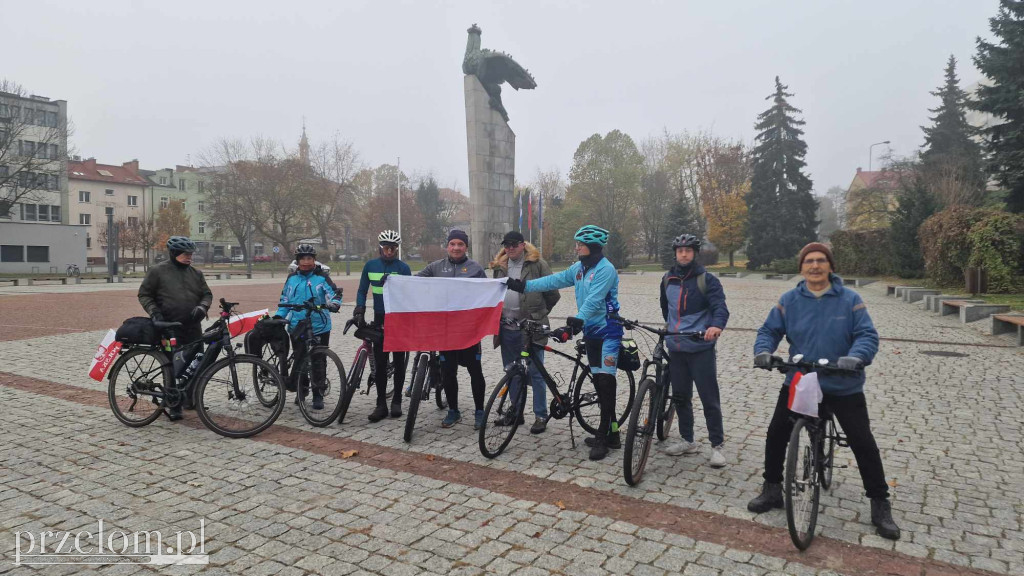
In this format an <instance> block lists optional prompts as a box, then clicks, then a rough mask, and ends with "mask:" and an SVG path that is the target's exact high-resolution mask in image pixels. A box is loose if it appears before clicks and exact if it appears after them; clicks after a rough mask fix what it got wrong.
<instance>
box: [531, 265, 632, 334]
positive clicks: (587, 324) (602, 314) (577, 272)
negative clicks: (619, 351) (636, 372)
mask: <svg viewBox="0 0 1024 576" xmlns="http://www.w3.org/2000/svg"><path fill="white" fill-rule="evenodd" d="M569 286H575V287H576V309H577V312H576V317H577V318H579V319H581V320H583V337H584V338H590V339H605V340H621V339H622V325H621V324H619V323H617V322H612V321H611V320H609V319H608V314H609V313H613V312H614V313H618V311H619V274H618V273H617V272H616V271H615V266H614V265H613V264H612V263H611V262H609V261H608V259H607V258H601V259H600V260H599V261H598V262H597V264H594V266H593V267H592V268H584V267H583V263H582V262H576V263H574V264H573V265H572V266H570V267H568V268H566V269H565V270H563V271H561V272H556V273H554V274H552V275H550V276H545V277H543V278H537V279H536V280H530V281H528V282H527V283H526V291H527V292H547V291H548V290H558V289H560V288H568V287H569Z"/></svg>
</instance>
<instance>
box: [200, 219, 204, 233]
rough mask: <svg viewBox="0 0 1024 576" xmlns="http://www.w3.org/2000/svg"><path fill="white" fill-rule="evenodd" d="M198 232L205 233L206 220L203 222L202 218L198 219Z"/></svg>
mask: <svg viewBox="0 0 1024 576" xmlns="http://www.w3.org/2000/svg"><path fill="white" fill-rule="evenodd" d="M199 233H200V234H206V222H203V221H202V220H200V221H199Z"/></svg>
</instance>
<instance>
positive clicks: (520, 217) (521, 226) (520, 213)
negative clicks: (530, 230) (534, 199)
mask: <svg viewBox="0 0 1024 576" xmlns="http://www.w3.org/2000/svg"><path fill="white" fill-rule="evenodd" d="M519 231H520V232H522V231H523V193H522V192H520V193H519Z"/></svg>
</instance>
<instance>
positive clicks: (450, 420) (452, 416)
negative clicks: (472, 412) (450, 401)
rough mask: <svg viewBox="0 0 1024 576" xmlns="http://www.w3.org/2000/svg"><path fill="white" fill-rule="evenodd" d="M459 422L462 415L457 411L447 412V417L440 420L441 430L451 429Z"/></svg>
mask: <svg viewBox="0 0 1024 576" xmlns="http://www.w3.org/2000/svg"><path fill="white" fill-rule="evenodd" d="M459 422H462V414H460V413H459V411H458V410H449V411H448V415H447V416H445V417H444V420H441V428H451V427H452V426H455V425H456V424H458V423H459Z"/></svg>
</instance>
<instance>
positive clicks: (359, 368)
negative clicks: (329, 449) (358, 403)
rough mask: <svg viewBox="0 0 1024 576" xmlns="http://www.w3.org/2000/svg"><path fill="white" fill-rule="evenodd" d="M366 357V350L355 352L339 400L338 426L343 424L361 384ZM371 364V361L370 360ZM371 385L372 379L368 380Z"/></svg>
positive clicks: (361, 349)
mask: <svg viewBox="0 0 1024 576" xmlns="http://www.w3.org/2000/svg"><path fill="white" fill-rule="evenodd" d="M367 356H369V354H368V353H367V352H366V348H362V347H360V348H359V351H357V352H356V359H355V360H354V361H353V362H352V371H351V372H349V374H348V384H346V385H345V396H344V397H343V398H342V399H341V409H340V410H338V424H343V423H344V422H345V415H346V414H348V407H349V405H351V404H352V397H353V396H355V395H356V391H357V390H359V388H360V387H361V386H362V384H363V371H364V370H365V369H366V362H367ZM370 361H371V362H372V359H371V360H370ZM370 384H373V379H372V378H371V379H370Z"/></svg>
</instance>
